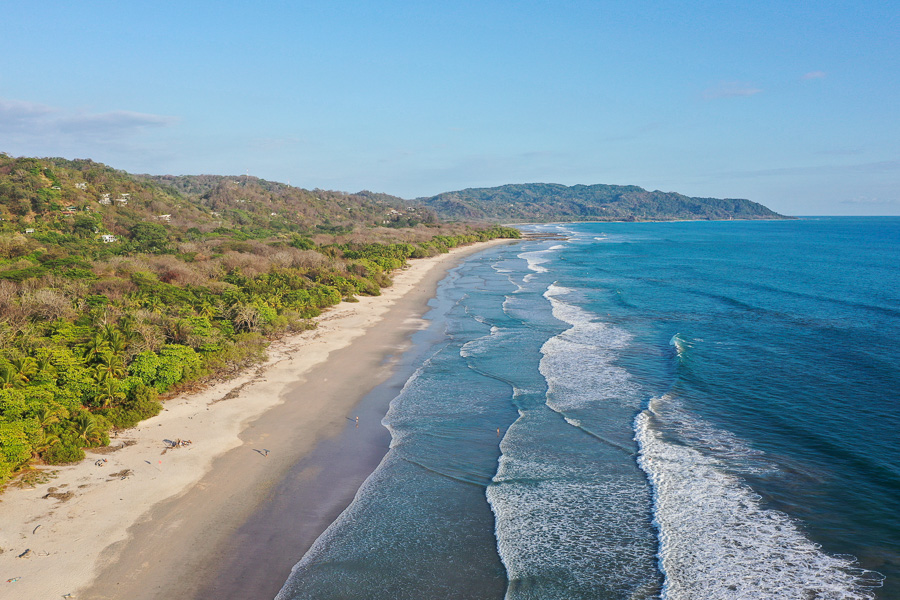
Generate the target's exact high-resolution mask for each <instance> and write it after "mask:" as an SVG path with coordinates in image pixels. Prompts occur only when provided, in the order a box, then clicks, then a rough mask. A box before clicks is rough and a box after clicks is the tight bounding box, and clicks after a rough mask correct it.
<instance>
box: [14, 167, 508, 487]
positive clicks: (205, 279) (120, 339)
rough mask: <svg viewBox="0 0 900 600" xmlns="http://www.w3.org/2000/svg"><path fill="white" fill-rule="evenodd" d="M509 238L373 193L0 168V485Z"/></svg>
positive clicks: (75, 456)
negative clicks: (451, 255)
mask: <svg viewBox="0 0 900 600" xmlns="http://www.w3.org/2000/svg"><path fill="white" fill-rule="evenodd" d="M518 236H519V232H518V230H516V229H513V228H509V227H503V226H499V225H493V224H490V223H485V222H480V223H466V222H452V223H451V222H446V221H442V220H441V219H440V217H439V216H438V215H437V214H436V213H435V212H434V211H433V210H432V209H430V208H428V207H427V206H426V205H425V204H423V203H415V202H411V201H406V200H403V199H401V198H397V197H394V196H389V195H386V194H377V193H372V192H360V193H356V194H348V193H344V192H337V191H325V190H318V189H316V190H305V189H300V188H296V187H292V186H290V185H285V184H281V183H274V182H269V181H265V180H262V179H258V178H256V177H251V176H237V177H226V176H211V175H199V176H150V175H134V174H129V173H126V172H125V171H121V170H117V169H114V168H111V167H109V166H106V165H103V164H101V163H97V162H94V161H92V160H66V159H60V158H16V157H11V156H8V155H5V154H0V485H2V484H3V482H6V481H8V480H9V479H10V478H11V477H14V476H15V475H16V474H17V473H20V472H23V471H26V470H27V469H28V467H29V465H33V464H36V463H40V462H43V463H47V464H63V463H70V462H74V461H79V460H81V459H83V458H84V456H85V454H84V451H85V449H87V448H96V447H99V446H103V445H107V444H109V439H110V434H111V433H112V432H113V431H114V430H115V429H116V428H127V427H132V426H134V425H135V424H137V423H138V422H140V421H141V420H143V419H146V418H148V417H151V416H153V415H155V414H157V413H158V412H159V411H160V410H161V408H162V405H161V402H160V400H162V399H165V397H166V396H167V395H172V394H175V393H178V392H180V391H185V390H188V389H191V388H193V387H197V386H200V385H203V384H204V383H205V382H209V381H212V380H216V379H222V378H227V377H230V376H233V375H234V374H235V373H237V372H239V371H241V370H242V369H245V368H247V367H248V366H250V365H252V364H254V363H258V362H260V361H262V360H264V358H265V355H266V347H267V346H268V344H269V343H270V342H271V341H272V340H273V339H276V338H277V337H278V336H282V335H285V334H288V333H292V332H298V331H302V330H304V329H310V328H314V327H315V321H313V320H312V319H313V318H314V317H315V316H317V315H318V314H320V313H321V311H323V310H325V309H327V308H328V307H330V306H333V305H336V304H338V303H340V302H353V301H356V300H357V297H358V296H366V295H369V296H377V295H379V294H380V293H381V289H382V288H384V287H386V286H390V285H391V274H392V273H393V272H395V271H396V270H397V269H401V268H403V267H404V266H405V265H406V264H407V261H409V260H410V259H415V258H421V257H428V256H433V255H436V254H439V253H443V252H447V251H448V250H449V249H451V248H453V247H456V246H460V245H464V244H470V243H473V242H477V241H485V240H489V239H493V238H498V237H508V238H516V237H518Z"/></svg>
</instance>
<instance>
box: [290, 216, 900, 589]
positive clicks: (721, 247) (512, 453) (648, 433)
mask: <svg viewBox="0 0 900 600" xmlns="http://www.w3.org/2000/svg"><path fill="white" fill-rule="evenodd" d="M529 229H532V230H535V231H543V232H553V233H559V234H562V235H564V236H565V239H558V240H542V241H525V242H522V243H518V244H514V245H509V246H502V247H495V248H492V249H490V250H487V251H485V252H482V253H480V254H477V255H473V256H472V257H471V258H470V259H468V260H467V261H466V262H465V263H464V264H462V265H461V266H459V267H458V268H456V269H454V270H453V271H452V272H451V273H450V274H449V276H448V277H447V279H446V280H445V281H444V282H443V283H442V284H441V286H440V289H439V291H438V296H437V298H436V299H435V300H434V301H433V304H432V306H433V310H432V311H431V313H430V314H429V318H430V319H431V320H432V324H431V327H430V328H429V330H427V331H425V332H422V333H421V334H417V340H416V341H417V343H418V344H420V350H421V345H428V348H427V351H426V352H424V353H423V354H422V355H423V356H424V358H423V359H422V364H421V365H420V366H419V368H418V370H417V371H416V374H415V375H414V376H413V377H412V378H411V379H410V380H409V381H408V383H407V384H406V386H405V388H404V389H403V391H402V393H401V394H400V395H399V396H398V397H397V398H396V399H395V400H394V401H393V403H392V404H391V408H390V411H389V413H388V415H387V416H386V417H385V420H384V422H385V425H386V426H387V427H388V428H389V430H390V432H391V435H392V438H393V442H392V445H391V450H390V451H389V453H388V454H387V456H386V457H385V459H384V461H383V462H382V464H381V466H380V467H379V468H378V470H377V471H376V472H375V473H374V474H373V475H372V476H371V477H370V478H369V479H368V480H367V482H366V483H365V484H364V485H363V487H362V488H361V489H360V491H359V493H358V494H357V497H356V499H355V500H354V502H353V503H352V504H351V505H350V507H349V508H348V509H347V510H346V511H345V512H344V513H343V514H342V515H341V517H340V518H339V519H338V520H337V521H336V522H335V523H334V524H332V526H331V527H330V528H329V529H328V530H327V531H326V532H325V533H324V534H323V535H322V536H321V537H320V538H319V540H318V541H317V542H316V543H315V545H314V546H313V547H312V548H311V549H310V551H309V552H308V553H307V554H306V556H304V557H302V559H301V560H300V562H299V563H298V564H297V566H296V567H295V569H294V572H293V574H292V576H291V578H290V579H289V580H288V582H287V583H286V584H285V586H284V588H283V590H282V591H281V593H280V595H279V599H281V600H299V599H317V600H321V599H329V598H334V599H337V598H366V599H402V598H410V599H413V598H415V599H429V598H441V599H444V598H447V599H449V598H485V599H501V598H508V599H510V600H520V599H523V600H524V599H545V600H551V599H555V598H560V599H561V598H566V599H582V598H584V599H587V598H591V599H605V598H622V599H634V600H638V599H644V598H657V597H661V596H662V597H665V598H669V599H672V600H681V599H691V600H701V599H718V598H722V599H726V598H727V599H732V598H734V599H737V598H752V599H766V598H772V599H786V598H804V599H806V598H809V599H812V598H823V599H825V598H827V599H844V598H873V597H875V598H890V599H897V598H900V516H898V515H900V443H898V442H900V433H898V432H900V393H898V390H900V218H816V219H801V220H796V221H772V222H738V221H734V222H690V223H604V224H578V225H568V224H567V225H545V226H532V227H530V228H529ZM298 558H299V557H298Z"/></svg>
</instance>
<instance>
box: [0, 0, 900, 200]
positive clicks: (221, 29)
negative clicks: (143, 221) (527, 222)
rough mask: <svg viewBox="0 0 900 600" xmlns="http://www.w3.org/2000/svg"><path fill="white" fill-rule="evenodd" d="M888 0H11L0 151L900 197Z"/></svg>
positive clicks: (409, 184) (379, 176)
mask: <svg viewBox="0 0 900 600" xmlns="http://www.w3.org/2000/svg"><path fill="white" fill-rule="evenodd" d="M898 32H900V3H898V2H896V1H893V2H815V3H813V2H803V3H800V2H797V3H794V2H765V1H760V2H753V3H748V2H686V3H674V2H641V1H632V2H604V1H595V2H586V1H580V2H575V1H565V0H557V1H552V2H551V1H528V0H524V1H518V2H491V1H482V2H467V1H459V2H427V1H426V2H422V1H421V0H420V1H418V2H400V1H398V2H343V1H340V0H337V1H330V2H302V1H300V2H263V3H262V4H261V5H254V4H251V3H249V2H246V3H236V2H222V1H221V0H220V1H219V2H206V1H195V2H191V1H182V2H166V1H160V2H153V3H148V2H140V3H139V2H128V1H121V0H120V1H117V2H96V1H95V2H92V1H84V2H79V3H71V2H59V1H44V2H40V3H31V2H15V3H7V5H6V6H4V9H3V16H2V18H0V151H5V152H7V153H9V154H12V155H14V156H64V157H67V158H93V159H94V160H98V161H101V162H105V163H107V164H109V165H111V166H113V167H116V168H120V169H125V170H127V171H131V172H141V173H154V174H163V173H171V174H199V173H213V174H240V173H247V172H249V173H250V174H251V175H257V176H259V177H263V178H265V179H270V180H274V181H282V182H290V183H291V184H292V185H297V186H301V187H307V188H314V187H320V188H326V189H338V190H344V191H350V192H353V191H359V190H361V189H370V190H373V191H380V192H387V193H391V194H396V195H399V196H403V197H407V198H410V197H417V196H426V195H432V194H437V193H440V192H443V191H449V190H454V189H461V188H465V187H485V186H493V185H501V184H504V183H521V182H553V183H564V184H569V185H571V184H576V183H584V184H590V183H613V184H634V185H640V186H642V187H645V188H648V189H651V190H652V189H660V190H664V191H677V192H681V193H684V194H688V195H692V196H714V197H738V198H749V199H751V200H755V201H758V202H761V203H763V204H765V205H767V206H769V207H770V208H773V209H775V210H777V211H779V212H783V213H787V214H800V215H804V214H882V215H887V214H893V215H897V214H900V110H898V107H900V101H898V98H900V33H898Z"/></svg>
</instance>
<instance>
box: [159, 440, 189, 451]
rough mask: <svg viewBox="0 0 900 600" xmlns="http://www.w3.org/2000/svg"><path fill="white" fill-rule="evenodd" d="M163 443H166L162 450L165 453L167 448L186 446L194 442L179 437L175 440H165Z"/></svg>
mask: <svg viewBox="0 0 900 600" xmlns="http://www.w3.org/2000/svg"><path fill="white" fill-rule="evenodd" d="M163 443H164V444H165V445H166V448H165V450H163V451H162V453H163V454H165V453H166V451H167V450H174V449H175V448H185V447H187V446H190V445H191V444H193V442H192V441H191V440H183V439H181V438H178V439H176V440H175V441H172V440H163Z"/></svg>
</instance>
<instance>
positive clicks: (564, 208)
mask: <svg viewBox="0 0 900 600" xmlns="http://www.w3.org/2000/svg"><path fill="white" fill-rule="evenodd" d="M416 201H417V202H419V203H421V204H423V205H424V206H427V207H428V208H430V209H432V210H433V211H434V212H436V213H437V215H438V217H440V218H441V219H446V220H499V221H504V222H517V221H528V222H535V221H537V222H547V221H672V220H728V219H785V218H789V217H785V216H784V215H780V214H778V213H776V212H774V211H772V210H770V209H768V208H766V207H765V206H763V205H762V204H759V203H758V202H752V201H750V200H744V199H735V198H724V199H723V198H692V197H690V196H684V195H682V194H678V193H675V192H660V191H658V190H657V191H653V192H649V191H647V190H645V189H643V188H640V187H638V186H635V185H627V186H622V185H605V184H596V185H573V186H565V185H561V184H556V183H522V184H509V185H502V186H499V187H493V188H468V189H465V190H459V191H456V192H444V193H443V194H438V195H437V196H432V197H430V198H418V199H417V200H416Z"/></svg>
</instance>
